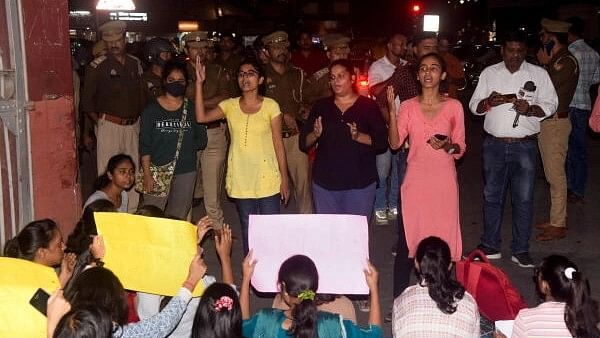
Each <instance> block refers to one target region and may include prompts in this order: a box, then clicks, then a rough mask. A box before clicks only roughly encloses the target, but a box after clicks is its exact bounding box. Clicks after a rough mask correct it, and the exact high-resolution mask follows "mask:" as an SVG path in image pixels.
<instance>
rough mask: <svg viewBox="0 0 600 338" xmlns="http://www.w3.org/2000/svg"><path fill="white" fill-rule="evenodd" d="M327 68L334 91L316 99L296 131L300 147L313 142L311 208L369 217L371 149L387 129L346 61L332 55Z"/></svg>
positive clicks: (373, 174)
mask: <svg viewBox="0 0 600 338" xmlns="http://www.w3.org/2000/svg"><path fill="white" fill-rule="evenodd" d="M329 73H330V80H329V81H330V85H331V88H332V90H333V93H334V95H333V96H331V97H328V98H324V99H322V100H319V101H317V102H316V103H315V105H314V106H313V108H312V111H311V113H310V116H309V118H308V120H307V122H306V124H305V125H304V127H303V128H302V133H301V135H300V149H302V151H304V152H307V151H308V149H309V148H310V147H312V146H316V158H315V162H314V165H313V174H312V179H313V200H314V203H315V210H316V212H317V213H319V214H357V215H364V216H366V217H367V219H368V218H369V217H370V215H371V211H372V209H373V200H374V198H375V187H376V185H377V177H378V176H377V166H376V164H375V155H376V153H377V152H378V151H383V150H385V148H386V147H387V135H386V133H387V129H386V126H385V122H384V120H383V117H382V115H381V112H380V110H379V107H378V106H377V104H376V103H375V102H374V101H373V100H371V99H369V98H367V97H364V96H360V95H359V94H358V93H357V92H356V87H355V82H356V74H355V73H354V67H353V66H352V64H351V63H350V61H348V60H345V59H343V60H337V61H334V62H333V63H332V64H331V65H330V66H329Z"/></svg>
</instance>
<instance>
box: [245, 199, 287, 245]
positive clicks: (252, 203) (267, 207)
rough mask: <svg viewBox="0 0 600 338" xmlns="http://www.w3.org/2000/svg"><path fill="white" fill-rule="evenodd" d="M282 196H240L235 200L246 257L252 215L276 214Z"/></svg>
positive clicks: (278, 210)
mask: <svg viewBox="0 0 600 338" xmlns="http://www.w3.org/2000/svg"><path fill="white" fill-rule="evenodd" d="M280 203H281V197H280V195H279V194H275V195H273V196H268V197H262V198H239V199H236V200H235V204H236V205H237V209H238V214H239V216H240V225H241V227H242V237H243V244H244V257H245V256H246V254H247V253H248V222H249V218H250V215H276V214H279V213H280V209H279V207H280Z"/></svg>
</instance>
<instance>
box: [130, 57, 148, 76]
mask: <svg viewBox="0 0 600 338" xmlns="http://www.w3.org/2000/svg"><path fill="white" fill-rule="evenodd" d="M127 56H129V57H130V58H132V59H134V60H135V61H136V62H137V65H138V75H140V76H141V75H142V74H144V68H142V61H141V60H140V59H138V57H137V56H135V55H131V54H129V53H127Z"/></svg>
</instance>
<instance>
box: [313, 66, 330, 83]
mask: <svg viewBox="0 0 600 338" xmlns="http://www.w3.org/2000/svg"><path fill="white" fill-rule="evenodd" d="M327 74H329V68H327V67H325V68H323V69H321V70H319V71H316V72H315V73H314V74H313V75H312V77H313V78H314V79H315V81H319V80H320V79H321V78H322V77H323V76H325V75H327Z"/></svg>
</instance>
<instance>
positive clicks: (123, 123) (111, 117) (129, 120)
mask: <svg viewBox="0 0 600 338" xmlns="http://www.w3.org/2000/svg"><path fill="white" fill-rule="evenodd" d="M99 117H100V119H104V120H106V121H108V122H111V123H114V124H118V125H121V126H130V125H132V124H135V123H136V122H137V121H138V118H137V117H132V118H122V117H118V116H115V115H110V114H106V113H100V116H99Z"/></svg>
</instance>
